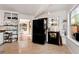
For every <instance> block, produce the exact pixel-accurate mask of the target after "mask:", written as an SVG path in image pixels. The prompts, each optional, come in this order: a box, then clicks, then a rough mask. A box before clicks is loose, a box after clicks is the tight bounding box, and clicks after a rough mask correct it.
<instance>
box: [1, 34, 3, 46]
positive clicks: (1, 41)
mask: <svg viewBox="0 0 79 59" xmlns="http://www.w3.org/2000/svg"><path fill="white" fill-rule="evenodd" d="M2 43H3V32H2V33H0V45H1V44H2Z"/></svg>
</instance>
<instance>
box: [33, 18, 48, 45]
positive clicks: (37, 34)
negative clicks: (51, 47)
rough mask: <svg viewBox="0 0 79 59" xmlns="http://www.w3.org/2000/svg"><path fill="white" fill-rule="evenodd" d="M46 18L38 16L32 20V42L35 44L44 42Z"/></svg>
mask: <svg viewBox="0 0 79 59" xmlns="http://www.w3.org/2000/svg"><path fill="white" fill-rule="evenodd" d="M46 23H47V18H40V19H36V20H33V26H32V29H33V31H32V42H33V43H37V44H45V42H46V29H47V24H46Z"/></svg>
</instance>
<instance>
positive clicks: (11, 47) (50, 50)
mask: <svg viewBox="0 0 79 59" xmlns="http://www.w3.org/2000/svg"><path fill="white" fill-rule="evenodd" d="M0 53H1V54H70V51H69V49H68V48H67V47H66V46H65V45H63V46H57V45H52V44H47V43H46V44H45V45H39V44H34V43H32V42H31V40H30V39H28V43H27V41H26V40H25V41H23V42H19V43H18V42H13V43H6V44H3V45H2V46H0Z"/></svg>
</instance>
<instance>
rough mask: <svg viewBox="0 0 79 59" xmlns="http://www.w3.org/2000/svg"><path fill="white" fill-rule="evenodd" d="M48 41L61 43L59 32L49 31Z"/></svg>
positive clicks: (56, 43)
mask: <svg viewBox="0 0 79 59" xmlns="http://www.w3.org/2000/svg"><path fill="white" fill-rule="evenodd" d="M48 43H49V44H55V45H59V32H49V33H48Z"/></svg>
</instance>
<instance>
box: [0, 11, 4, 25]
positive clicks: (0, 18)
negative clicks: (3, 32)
mask: <svg viewBox="0 0 79 59" xmlns="http://www.w3.org/2000/svg"><path fill="white" fill-rule="evenodd" d="M3 20H4V11H2V10H0V26H3Z"/></svg>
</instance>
